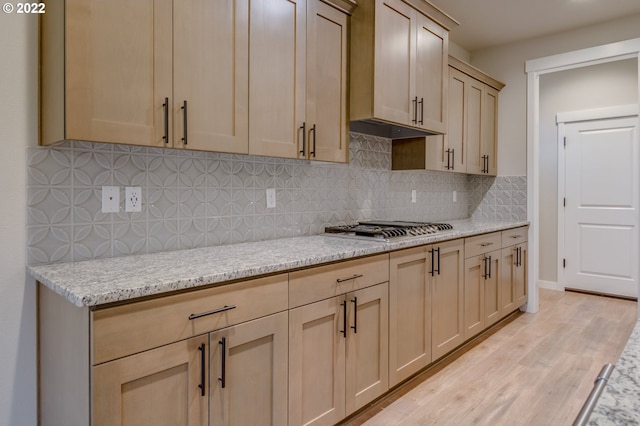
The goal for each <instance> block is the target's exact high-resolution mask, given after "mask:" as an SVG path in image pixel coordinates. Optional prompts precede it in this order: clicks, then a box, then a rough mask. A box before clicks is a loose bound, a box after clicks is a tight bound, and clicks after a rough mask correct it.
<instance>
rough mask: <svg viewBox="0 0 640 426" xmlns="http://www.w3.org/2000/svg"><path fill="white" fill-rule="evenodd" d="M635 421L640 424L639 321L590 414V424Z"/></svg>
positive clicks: (625, 423)
mask: <svg viewBox="0 0 640 426" xmlns="http://www.w3.org/2000/svg"><path fill="white" fill-rule="evenodd" d="M632 424H633V425H637V424H640V322H638V323H636V326H635V328H634V329H633V331H632V332H631V336H630V337H629V341H628V342H627V345H626V346H625V348H624V350H623V351H622V355H620V359H619V360H618V362H617V363H616V366H615V368H614V370H613V372H612V373H611V377H609V380H608V381H607V385H606V386H605V388H604V391H603V392H602V394H601V395H600V398H599V399H598V402H597V404H596V406H595V408H594V409H593V412H592V413H591V416H590V417H589V425H632Z"/></svg>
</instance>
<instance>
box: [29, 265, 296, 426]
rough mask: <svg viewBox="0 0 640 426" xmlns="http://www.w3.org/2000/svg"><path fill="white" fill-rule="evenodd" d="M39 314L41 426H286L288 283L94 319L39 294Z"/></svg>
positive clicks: (268, 282)
mask: <svg viewBox="0 0 640 426" xmlns="http://www.w3.org/2000/svg"><path fill="white" fill-rule="evenodd" d="M39 306H40V308H39V309H40V310H41V313H42V314H41V316H40V319H39V321H40V327H41V330H42V332H43V333H44V334H43V338H42V339H41V340H40V350H41V351H43V352H42V353H43V354H46V360H43V362H41V369H40V371H41V374H42V381H41V382H40V388H41V390H42V395H43V401H42V404H41V419H42V423H43V424H45V425H46V424H69V425H73V424H94V425H102V424H105V425H138V424H158V425H174V424H189V425H191V424H194V425H201V424H202V425H208V424H242V423H243V422H244V421H245V420H246V421H247V422H248V423H249V424H283V423H285V422H286V419H287V399H288V397H287V371H288V363H287V353H288V329H287V327H288V312H287V309H288V275H287V274H280V275H274V276H270V277H265V278H259V279H252V280H246V281H242V282H238V283H231V284H227V285H223V286H218V287H212V288H208V289H202V290H195V291H191V292H186V293H181V294H176V295H172V296H165V297H161V298H155V299H150V300H144V301H139V302H131V303H127V304H123V305H118V306H112V307H105V308H102V309H96V310H94V311H90V310H89V309H88V308H75V307H73V306H71V305H70V304H69V303H68V302H67V301H65V300H63V299H62V298H61V297H60V296H58V295H56V294H54V293H53V292H52V291H50V290H48V289H45V288H43V287H40V290H39ZM72 341H73V342H74V343H73V344H61V343H60V342H72ZM221 341H224V342H225V344H224V345H222V344H220V343H219V342H221ZM223 346H224V348H223ZM83 347H84V348H86V351H83V350H81V348H83ZM223 354H224V355H223ZM223 360H224V362H223ZM76 376H77V377H78V378H76ZM222 377H224V378H225V383H224V387H223V386H222V385H223V383H222V381H220V380H218V379H219V378H222ZM61 385H63V386H65V392H68V393H69V395H73V396H74V397H73V399H72V400H73V402H72V403H64V404H62V403H59V402H58V403H56V402H57V400H56V399H57V397H56V396H55V395H56V387H59V386H61ZM60 402H62V401H60ZM249 405H253V406H258V407H260V410H259V411H250V412H244V410H245V408H246V407H247V406H249ZM210 407H214V408H215V411H212V410H210ZM210 412H211V417H209V416H210V414H209V413H210Z"/></svg>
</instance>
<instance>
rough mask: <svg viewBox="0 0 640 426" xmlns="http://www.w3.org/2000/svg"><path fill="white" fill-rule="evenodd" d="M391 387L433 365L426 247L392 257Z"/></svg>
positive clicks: (401, 252)
mask: <svg viewBox="0 0 640 426" xmlns="http://www.w3.org/2000/svg"><path fill="white" fill-rule="evenodd" d="M390 256H391V257H390V266H389V386H394V385H396V384H398V383H400V382H401V381H402V380H404V379H406V378H407V377H409V376H411V375H412V374H413V373H415V372H417V371H419V370H420V369H422V368H423V367H425V366H427V365H428V364H429V363H430V362H431V291H430V288H429V282H428V280H427V273H428V270H429V269H428V268H429V260H428V254H427V247H418V248H413V249H407V250H402V251H397V252H392V253H391V255H390Z"/></svg>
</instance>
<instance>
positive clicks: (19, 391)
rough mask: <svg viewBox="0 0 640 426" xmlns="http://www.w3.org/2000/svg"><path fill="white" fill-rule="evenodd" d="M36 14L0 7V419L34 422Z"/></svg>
mask: <svg viewBox="0 0 640 426" xmlns="http://www.w3.org/2000/svg"><path fill="white" fill-rule="evenodd" d="M37 28H38V19H37V16H36V15H16V14H5V13H0V55H1V57H2V60H1V61H0V146H1V147H2V155H0V195H1V196H2V198H1V201H0V253H2V256H0V425H2V426H14V425H20V426H23V425H35V424H36V423H37V417H36V414H37V404H36V393H37V392H36V377H37V376H36V308H35V285H34V283H33V281H32V280H30V279H28V278H27V277H26V274H25V253H26V205H27V202H26V160H25V153H26V147H27V146H28V145H31V144H35V143H36V141H37V131H38V127H37V117H38V116H37V114H38V109H37V105H38V104H37V99H38V79H37V71H38V64H37V60H38V55H37V54H38V40H37V36H38V32H37Z"/></svg>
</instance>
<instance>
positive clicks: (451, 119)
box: [444, 68, 469, 173]
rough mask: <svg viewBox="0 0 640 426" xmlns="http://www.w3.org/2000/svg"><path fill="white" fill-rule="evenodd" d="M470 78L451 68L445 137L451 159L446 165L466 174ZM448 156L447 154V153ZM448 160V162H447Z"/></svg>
mask: <svg viewBox="0 0 640 426" xmlns="http://www.w3.org/2000/svg"><path fill="white" fill-rule="evenodd" d="M468 87H469V86H468V77H467V76H466V74H464V73H462V72H460V71H458V70H457V69H455V68H449V89H448V93H449V95H448V103H447V111H448V117H447V129H448V130H447V134H446V135H445V136H444V138H445V143H446V149H449V150H450V152H449V156H450V158H449V159H446V158H445V159H444V163H445V165H446V164H449V167H450V170H452V171H454V172H459V173H464V172H466V171H467V163H466V158H465V154H466V149H465V147H466V144H467V143H466V138H467V130H466V121H467V118H466V110H467V106H466V93H467V91H468ZM445 154H446V153H445ZM447 160H448V161H447Z"/></svg>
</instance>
